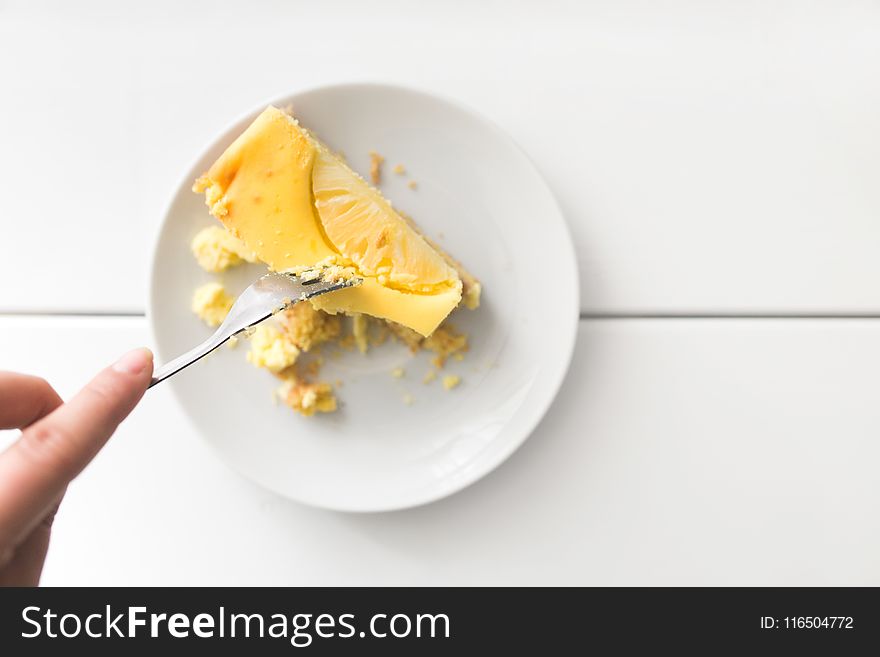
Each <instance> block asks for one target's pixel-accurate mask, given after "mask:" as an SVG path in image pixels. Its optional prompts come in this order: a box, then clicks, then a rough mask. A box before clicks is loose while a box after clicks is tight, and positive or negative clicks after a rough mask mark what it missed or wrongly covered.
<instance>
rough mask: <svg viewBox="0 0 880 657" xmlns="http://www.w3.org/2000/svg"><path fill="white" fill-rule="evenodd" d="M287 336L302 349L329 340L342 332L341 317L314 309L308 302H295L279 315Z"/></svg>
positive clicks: (304, 349) (310, 347)
mask: <svg viewBox="0 0 880 657" xmlns="http://www.w3.org/2000/svg"><path fill="white" fill-rule="evenodd" d="M279 320H280V324H281V327H282V328H283V329H284V332H285V334H287V337H288V338H289V339H290V340H291V341H292V342H293V344H295V345H296V346H297V348H298V349H300V350H302V351H309V350H310V349H312V348H313V347H315V346H317V345H320V344H323V343H325V342H329V341H330V340H333V339H335V338H337V337H339V334H340V333H341V332H342V318H341V317H340V316H339V315H328V314H327V313H324V312H321V311H320V310H315V308H314V306H312V304H310V303H297V304H294V305H292V306H290V307H289V308H287V309H286V310H285V311H284V312H283V313H281V314H280V316H279Z"/></svg>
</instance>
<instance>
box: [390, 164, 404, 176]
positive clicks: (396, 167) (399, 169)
mask: <svg viewBox="0 0 880 657" xmlns="http://www.w3.org/2000/svg"><path fill="white" fill-rule="evenodd" d="M392 171H394V173H396V174H397V175H398V176H402V175H403V174H405V173H406V167H404V166H403V165H402V164H395V165H394V168H393V169H392Z"/></svg>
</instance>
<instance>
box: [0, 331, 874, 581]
mask: <svg viewBox="0 0 880 657" xmlns="http://www.w3.org/2000/svg"><path fill="white" fill-rule="evenodd" d="M145 336H146V331H145V329H144V326H143V321H142V320H140V319H103V320H99V319H64V320H59V319H53V318H43V319H31V318H0V366H2V367H3V368H12V369H23V370H29V371H33V372H36V373H39V374H42V375H44V376H47V377H48V378H49V379H50V380H52V381H55V382H57V384H58V386H59V389H60V390H61V391H62V392H63V393H65V394H69V393H70V392H72V391H73V390H75V389H76V387H77V386H78V385H79V383H80V382H82V381H84V380H85V379H87V378H88V377H89V376H90V374H91V372H92V371H93V370H95V369H97V368H98V367H99V366H101V365H103V364H104V363H105V362H109V361H110V360H112V359H113V358H114V357H115V356H116V355H118V353H120V352H122V351H124V350H125V349H127V348H129V347H131V346H134V345H137V344H140V343H143V342H144V341H145V340H146V339H147V338H146V337H145ZM878 345H880V322H877V321H868V320H861V321H836V320H835V321H832V320H824V321H774V320H748V321H746V320H742V321H732V320H725V321H717V320H716V321H693V320H687V321H685V320H665V321H658V320H613V321H612V320H597V321H590V322H581V328H580V335H579V341H578V348H577V352H576V355H575V358H574V362H573V363H572V367H571V371H570V373H569V376H568V379H567V381H566V382H565V384H564V387H563V389H562V392H561V394H560V396H559V398H558V399H557V401H556V403H555V404H554V406H553V408H552V409H551V411H550V413H549V415H548V416H547V418H546V419H545V421H544V422H543V423H542V424H541V425H540V427H539V428H538V430H537V431H536V432H535V434H534V435H533V436H532V437H531V438H530V439H529V440H528V441H527V442H526V444H525V445H524V447H523V448H522V449H521V450H520V451H518V452H517V453H516V454H515V455H514V456H513V457H512V458H511V459H510V460H509V461H508V462H507V463H505V464H504V465H502V466H501V467H500V468H499V469H498V470H497V471H496V472H495V473H493V474H491V475H490V476H489V477H487V478H486V479H484V480H483V481H481V482H479V483H477V484H476V485H474V486H473V487H471V488H469V489H467V490H465V491H464V492H462V493H460V494H458V495H455V496H453V497H451V498H449V499H447V500H444V501H441V502H439V503H436V504H433V505H430V506H427V507H424V508H420V509H414V510H410V511H404V512H399V513H392V514H377V515H362V516H357V515H345V514H336V513H327V512H322V511H318V510H313V509H309V508H305V507H302V506H299V505H297V504H293V503H289V502H286V501H285V500H283V499H280V498H277V497H275V496H273V495H272V494H270V493H267V492H264V491H262V490H260V489H258V488H257V487H256V486H254V485H252V484H250V483H248V482H246V481H243V480H242V479H240V478H239V477H238V476H237V475H235V474H233V473H232V472H230V471H229V470H228V469H227V468H226V467H225V466H224V465H222V464H221V463H219V462H218V460H217V459H216V458H215V457H214V456H213V454H212V453H211V451H210V450H209V448H208V447H207V446H206V445H205V444H203V442H202V441H201V440H200V439H199V438H198V436H196V435H194V433H193V431H192V429H191V428H190V426H189V424H188V421H187V420H186V419H185V417H184V415H183V413H182V412H181V411H180V410H179V409H178V408H177V407H176V406H175V403H174V402H173V399H172V397H171V395H170V394H169V392H170V390H169V389H167V388H163V387H159V388H157V389H156V390H152V391H150V392H149V393H148V395H147V397H146V399H145V400H144V402H143V403H142V405H141V406H140V407H139V408H138V409H136V411H135V413H134V415H133V416H132V417H131V418H130V419H129V420H128V421H127V422H126V423H125V424H124V425H123V428H122V429H120V431H119V432H118V434H117V435H116V436H115V437H114V438H113V440H112V441H111V443H110V445H109V446H108V448H107V449H106V450H105V451H104V452H103V453H102V454H101V455H100V456H99V458H98V459H97V460H96V462H95V463H94V464H93V465H92V466H91V467H90V468H89V469H88V470H87V471H86V472H85V474H84V475H83V476H82V477H81V478H80V479H79V480H77V481H76V482H75V483H74V484H73V485H72V486H71V488H70V491H69V493H68V496H67V499H66V500H65V502H64V505H63V506H62V509H61V512H60V515H59V517H58V520H57V522H56V530H55V536H54V539H53V544H52V548H51V551H50V555H49V560H48V564H47V567H46V576H45V583H47V584H124V585H129V584H132V585H133V584H290V585H300V584H339V585H342V584H350V585H358V584H363V585H367V584H410V585H428V584H774V585H776V584H778V585H781V584H842V585H854V584H861V585H867V584H872V585H877V584H880V565H878V561H877V558H876V555H877V553H878V552H880V514H878V513H877V509H878V503H880V481H878V478H877V476H876V464H877V462H878V460H880V441H878V440H877V436H878V435H880V406H878V404H877V402H876V399H877V390H880V346H878Z"/></svg>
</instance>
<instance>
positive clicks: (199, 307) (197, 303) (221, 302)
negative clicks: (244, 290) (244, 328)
mask: <svg viewBox="0 0 880 657" xmlns="http://www.w3.org/2000/svg"><path fill="white" fill-rule="evenodd" d="M234 301H235V300H234V299H233V298H232V297H231V296H230V295H229V294H227V292H226V290H225V289H224V288H223V286H222V285H221V284H220V283H205V284H204V285H202V286H200V287H199V288H197V289H196V291H195V293H194V294H193V298H192V304H191V308H192V311H193V312H194V313H195V314H196V315H198V316H199V317H200V318H201V320H202V321H203V322H205V324H207V325H208V326H212V327H213V326H220V324H222V323H223V320H224V319H226V315H227V314H228V313H229V309H230V308H232V304H233V302H234Z"/></svg>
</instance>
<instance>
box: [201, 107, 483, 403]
mask: <svg viewBox="0 0 880 657" xmlns="http://www.w3.org/2000/svg"><path fill="white" fill-rule="evenodd" d="M193 191H196V192H204V194H205V200H206V203H207V205H208V207H209V210H210V212H211V214H212V215H214V216H215V217H216V218H217V219H219V220H220V222H221V223H222V224H223V226H224V227H225V228H226V229H227V231H228V232H225V231H224V232H222V233H220V234H218V233H217V230H216V229H213V230H212V229H208V230H205V231H202V232H201V233H199V234H198V235H197V236H196V238H195V240H194V243H193V245H192V248H193V253H194V255H195V256H196V258H197V260H198V262H199V264H200V265H201V266H202V267H203V268H204V269H206V270H207V271H214V272H219V271H223V270H225V269H227V268H228V267H231V266H235V265H237V264H240V263H242V262H250V261H253V260H254V258H256V259H258V260H259V261H261V262H263V263H265V264H266V265H268V267H269V268H270V269H272V270H275V271H295V272H300V271H302V270H304V269H310V268H315V267H317V266H323V267H328V266H333V267H342V268H345V270H346V271H348V272H351V273H353V274H354V275H357V276H358V277H360V278H362V279H363V283H362V284H361V285H358V286H356V287H350V288H346V289H344V290H340V291H337V292H333V293H331V294H326V295H322V296H319V297H316V298H314V299H312V300H311V302H310V304H311V305H308V304H298V305H296V306H293V307H292V308H290V309H288V310H287V311H285V312H284V313H281V314H280V315H279V317H278V318H277V323H278V328H277V329H274V328H273V329H265V330H264V331H261V332H260V334H259V336H258V337H259V338H260V340H258V344H256V345H255V346H254V349H253V350H252V352H251V356H250V359H251V361H252V362H253V363H254V364H256V365H258V366H262V367H266V368H267V369H269V370H270V371H272V372H273V373H274V374H276V375H277V376H279V377H280V378H281V379H282V380H283V381H284V383H283V390H282V392H281V397H282V399H284V400H285V401H286V403H287V404H288V405H289V406H291V407H293V408H294V409H296V410H298V411H300V412H301V413H303V414H307V415H310V414H312V413H314V412H315V411H319V412H329V411H332V410H335V409H336V401H335V397H334V396H333V391H332V386H330V385H329V384H326V383H320V382H315V381H313V380H312V379H313V378H314V376H315V375H316V374H317V366H316V363H317V362H318V361H316V360H312V361H311V365H310V366H309V367H305V366H303V365H302V364H301V360H300V359H298V358H296V355H297V354H299V353H300V352H308V351H309V350H310V349H312V347H316V348H320V347H319V345H320V344H321V343H326V342H329V341H336V342H337V343H338V344H339V345H341V346H343V347H344V346H346V344H347V343H348V341H349V340H350V341H351V342H352V343H354V344H356V345H357V346H358V348H359V350H360V351H362V352H363V351H366V350H367V348H368V346H369V344H370V337H369V333H370V327H371V326H375V324H370V323H369V322H374V323H375V322H376V321H377V320H379V321H380V323H381V324H382V329H381V330H377V331H375V333H376V335H377V336H381V337H377V338H376V344H378V343H379V342H381V341H383V340H384V339H385V337H386V336H388V335H390V336H392V337H395V338H397V339H399V340H401V341H403V342H404V343H406V344H407V345H408V346H409V347H410V348H411V349H412V350H413V351H418V350H419V349H421V348H426V349H431V350H432V351H435V352H436V353H437V354H438V358H440V360H439V361H437V362H439V366H442V364H443V362H445V358H446V356H448V355H450V354H452V353H453V352H454V353H456V355H457V357H459V356H460V355H461V353H462V352H463V351H465V350H466V349H467V338H466V336H463V335H462V336H459V335H458V334H457V333H454V332H453V330H452V329H451V328H446V327H441V324H442V323H443V321H444V320H445V319H446V317H447V316H448V315H449V313H450V312H452V310H453V309H455V308H456V307H457V306H459V305H464V306H465V307H467V308H471V309H473V308H476V307H477V306H478V305H479V299H480V293H481V289H480V284H479V282H478V281H477V280H476V279H475V278H474V277H473V276H471V275H470V274H468V273H467V272H466V271H465V270H464V268H463V267H462V266H461V265H460V264H459V263H458V262H457V261H455V260H454V259H453V258H451V257H450V256H449V255H447V254H446V253H444V252H443V251H442V250H441V249H440V248H439V247H438V246H437V245H436V244H434V243H432V242H431V241H429V240H428V239H426V238H425V237H424V236H423V235H422V234H421V233H420V232H419V230H418V229H417V227H416V226H415V224H414V223H413V222H412V220H410V219H409V218H408V217H406V216H404V215H402V214H401V213H399V212H398V211H396V210H395V209H394V208H393V206H392V204H391V202H390V201H388V200H387V199H386V198H385V197H384V196H383V195H382V193H381V192H379V190H377V189H376V188H375V187H373V186H371V185H370V184H369V183H367V182H366V181H365V180H364V179H363V178H361V177H360V176H359V175H358V174H357V173H355V172H354V171H353V170H352V169H351V168H349V167H348V165H347V164H346V163H345V162H344V161H343V160H342V159H341V158H340V157H338V156H337V155H336V154H334V153H333V152H331V151H330V150H329V149H328V148H327V147H326V146H325V145H324V144H322V143H321V142H320V141H318V139H317V138H316V137H314V136H313V135H312V134H311V133H309V132H308V131H306V130H304V129H303V128H301V127H300V126H299V124H298V123H297V121H296V120H295V119H293V118H292V117H291V116H289V115H288V114H285V113H284V112H282V111H281V110H279V109H277V108H275V107H268V108H267V109H266V110H265V111H264V112H263V113H262V114H260V116H258V117H257V119H256V120H254V122H253V123H252V124H251V125H250V126H249V127H248V128H247V129H246V130H245V131H244V132H243V133H242V134H241V135H240V136H239V137H238V138H237V139H236V140H235V141H234V142H233V143H232V144H231V145H230V146H229V147H228V148H227V149H226V151H225V152H224V153H223V154H222V155H221V156H220V157H219V158H218V159H217V161H216V162H215V163H214V164H213V165H212V166H211V168H210V169H209V170H208V171H207V172H206V173H205V174H204V175H203V176H201V177H200V178H199V179H198V180H197V181H196V182H195V184H194V186H193ZM340 313H342V314H345V315H350V316H352V317H353V318H354V322H353V324H352V328H351V331H350V332H348V333H347V332H346V331H343V330H342V328H341V325H340V323H339V321H338V320H336V321H330V319H331V318H334V316H335V315H338V314H340ZM368 317H370V318H375V319H372V320H369V322H368V319H367V318H368ZM211 319H212V320H216V317H212V318H211ZM334 319H335V318H334ZM385 322H387V323H388V324H387V327H385V324H384V323H385ZM438 327H441V329H440V330H439V331H438ZM270 333H271V336H270ZM451 335H456V336H457V338H456V341H455V342H454V344H451V343H450V337H449V336H451ZM269 337H271V340H270V341H267V340H266V338H269ZM279 341H287V342H289V348H287V347H285V346H283V345H280V344H279ZM264 342H265V343H266V344H263V343H264ZM256 352H259V353H260V354H261V356H260V357H257V355H256ZM262 354H265V355H266V356H267V357H265V358H263V357H262ZM282 355H290V356H292V357H289V358H288V359H287V360H285V359H284V358H281V357H280V356H282ZM275 356H279V358H275ZM288 361H289V362H288Z"/></svg>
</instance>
